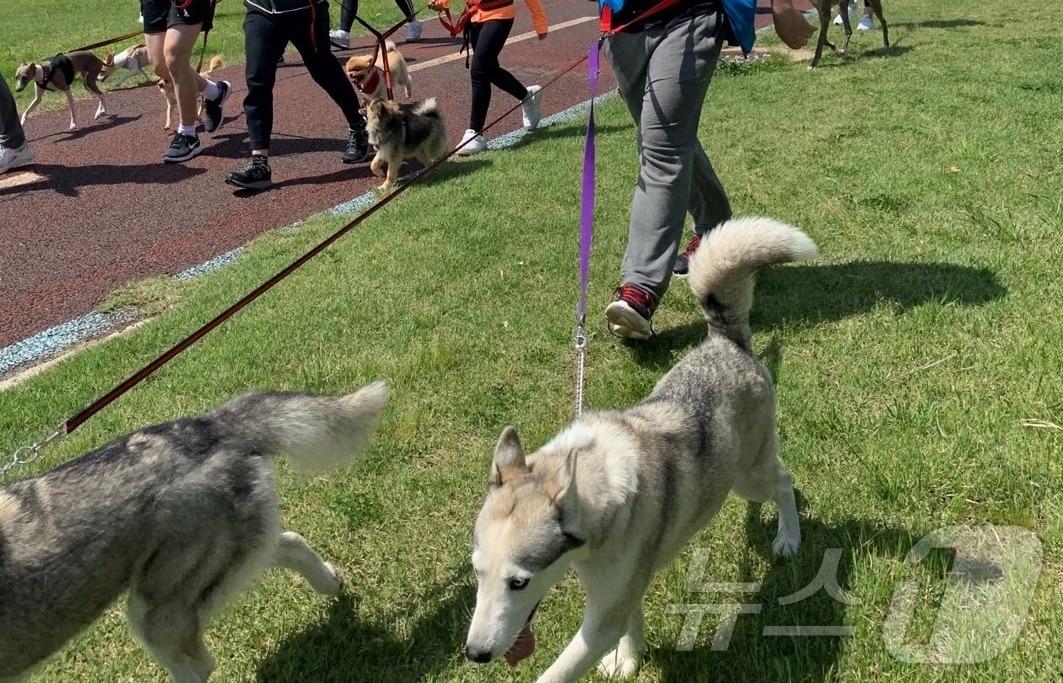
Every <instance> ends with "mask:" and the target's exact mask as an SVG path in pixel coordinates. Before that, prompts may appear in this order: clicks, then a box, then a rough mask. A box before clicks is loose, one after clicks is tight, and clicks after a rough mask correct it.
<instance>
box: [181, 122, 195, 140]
mask: <svg viewBox="0 0 1063 683" xmlns="http://www.w3.org/2000/svg"><path fill="white" fill-rule="evenodd" d="M177 132H178V133H180V134H181V135H187V136H188V137H190V138H194V137H198V136H197V135H196V127H195V126H186V125H185V124H183V123H182V124H181V125H179V126H178V127H177Z"/></svg>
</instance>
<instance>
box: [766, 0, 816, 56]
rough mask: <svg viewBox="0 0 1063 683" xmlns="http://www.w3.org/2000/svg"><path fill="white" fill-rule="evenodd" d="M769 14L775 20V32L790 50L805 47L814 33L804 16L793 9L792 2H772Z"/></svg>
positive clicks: (785, 0)
mask: <svg viewBox="0 0 1063 683" xmlns="http://www.w3.org/2000/svg"><path fill="white" fill-rule="evenodd" d="M771 13H772V18H773V19H774V20H775V32H776V33H778V34H779V38H781V39H782V42H784V43H786V45H787V46H788V47H789V48H790V49H791V50H796V49H798V48H801V47H804V46H805V45H807V44H808V39H809V38H811V37H812V34H813V33H815V29H814V28H812V25H811V24H809V23H808V22H807V21H805V17H804V15H803V14H801V13H800V12H798V11H797V10H796V9H795V8H794V3H793V0H772V2H771Z"/></svg>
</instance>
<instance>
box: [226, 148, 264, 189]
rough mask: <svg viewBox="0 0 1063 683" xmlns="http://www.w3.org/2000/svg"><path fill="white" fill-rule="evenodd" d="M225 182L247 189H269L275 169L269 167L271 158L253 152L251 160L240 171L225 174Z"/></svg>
mask: <svg viewBox="0 0 1063 683" xmlns="http://www.w3.org/2000/svg"><path fill="white" fill-rule="evenodd" d="M225 182H227V183H229V184H230V185H235V186H236V187H242V188H243V189H245V190H268V189H269V187H270V186H271V185H272V184H273V171H271V170H270V168H269V158H268V157H264V156H262V155H260V154H252V155H251V160H250V161H248V162H247V165H246V166H244V167H243V169H241V170H239V171H233V172H232V173H230V174H229V175H227V176H225Z"/></svg>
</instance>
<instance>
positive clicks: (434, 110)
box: [413, 97, 439, 118]
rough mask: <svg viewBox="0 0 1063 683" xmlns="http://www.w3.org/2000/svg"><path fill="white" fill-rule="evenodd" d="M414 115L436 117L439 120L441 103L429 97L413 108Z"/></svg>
mask: <svg viewBox="0 0 1063 683" xmlns="http://www.w3.org/2000/svg"><path fill="white" fill-rule="evenodd" d="M413 113H414V114H417V115H418V116H434V117H436V118H439V103H438V102H437V101H436V98H434V97H429V98H428V99H427V100H424V101H423V102H418V103H417V105H416V106H415V107H414V108H413Z"/></svg>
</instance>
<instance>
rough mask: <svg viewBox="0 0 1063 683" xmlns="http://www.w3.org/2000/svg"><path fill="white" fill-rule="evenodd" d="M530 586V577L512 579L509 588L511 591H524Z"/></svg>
mask: <svg viewBox="0 0 1063 683" xmlns="http://www.w3.org/2000/svg"><path fill="white" fill-rule="evenodd" d="M527 587H528V579H510V580H509V589H510V590H511V591H522V590H524V589H525V588H527Z"/></svg>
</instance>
